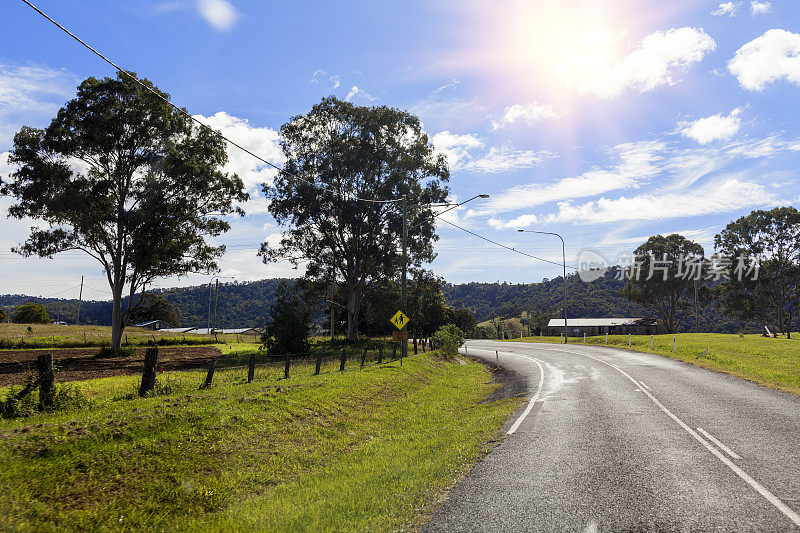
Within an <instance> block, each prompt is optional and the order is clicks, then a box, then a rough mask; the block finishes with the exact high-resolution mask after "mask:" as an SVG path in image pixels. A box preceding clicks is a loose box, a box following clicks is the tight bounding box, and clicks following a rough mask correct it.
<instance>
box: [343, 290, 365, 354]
mask: <svg viewBox="0 0 800 533" xmlns="http://www.w3.org/2000/svg"><path fill="white" fill-rule="evenodd" d="M362 293H363V290H362V289H361V288H360V287H358V285H353V286H352V287H351V289H350V294H348V295H347V340H349V341H357V340H358V315H359V313H360V312H361V297H362Z"/></svg>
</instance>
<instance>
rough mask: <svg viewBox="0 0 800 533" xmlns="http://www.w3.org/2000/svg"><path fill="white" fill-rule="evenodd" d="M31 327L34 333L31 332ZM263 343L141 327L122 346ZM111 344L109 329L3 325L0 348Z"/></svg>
mask: <svg viewBox="0 0 800 533" xmlns="http://www.w3.org/2000/svg"><path fill="white" fill-rule="evenodd" d="M28 327H30V328H31V331H28ZM247 341H251V342H260V339H259V338H258V337H257V336H252V335H251V336H247V335H217V336H216V338H215V337H213V336H209V335H199V334H196V333H171V332H167V331H150V330H147V329H142V328H132V327H128V328H125V332H124V337H123V343H124V344H126V345H129V346H146V345H149V344H154V343H155V344H160V345H179V344H186V345H191V344H210V343H215V342H222V343H228V342H247ZM109 344H111V327H110V326H76V325H72V326H62V325H58V324H7V323H6V324H0V349H3V350H10V349H26V350H27V349H32V348H91V347H100V346H107V345H109Z"/></svg>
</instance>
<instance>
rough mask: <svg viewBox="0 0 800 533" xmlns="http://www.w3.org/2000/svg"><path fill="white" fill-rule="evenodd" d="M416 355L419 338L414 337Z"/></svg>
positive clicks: (415, 353)
mask: <svg viewBox="0 0 800 533" xmlns="http://www.w3.org/2000/svg"><path fill="white" fill-rule="evenodd" d="M414 355H417V338H416V337H414Z"/></svg>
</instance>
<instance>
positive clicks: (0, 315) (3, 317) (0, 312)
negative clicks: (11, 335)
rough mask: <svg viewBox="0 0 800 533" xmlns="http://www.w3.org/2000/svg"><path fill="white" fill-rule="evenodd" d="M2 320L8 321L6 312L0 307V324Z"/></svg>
mask: <svg viewBox="0 0 800 533" xmlns="http://www.w3.org/2000/svg"><path fill="white" fill-rule="evenodd" d="M4 322H8V314H7V313H6V310H5V309H3V308H2V307H0V324H2V323H4Z"/></svg>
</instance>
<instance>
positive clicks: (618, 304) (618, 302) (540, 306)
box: [0, 275, 757, 333]
mask: <svg viewBox="0 0 800 533" xmlns="http://www.w3.org/2000/svg"><path fill="white" fill-rule="evenodd" d="M281 281H282V280H281V279H265V280H261V281H253V282H246V283H220V285H219V296H218V299H217V326H218V327H220V328H238V327H260V326H263V325H264V323H265V321H266V320H267V318H268V317H269V308H270V304H271V302H272V299H273V296H274V294H275V289H276V288H277V286H278V284H279V283H280V282H281ZM623 284H624V282H622V281H620V280H616V279H614V278H613V276H610V275H608V276H606V277H604V278H601V279H599V280H597V281H593V282H592V283H584V282H582V281H581V280H580V279H579V278H578V277H577V276H575V275H572V276H568V277H567V298H568V305H567V309H568V312H569V316H571V317H574V318H600V317H648V316H653V315H652V314H651V313H649V312H648V311H647V310H646V309H644V308H642V307H640V306H639V305H637V304H634V303H632V302H629V301H628V300H626V299H624V298H622V297H620V296H619V294H618V291H619V290H620V289H621V288H622V287H623ZM154 292H156V293H158V294H161V295H162V296H164V297H165V298H167V300H169V302H170V303H171V304H172V305H173V306H175V309H176V311H177V312H178V317H179V319H180V323H181V325H182V326H187V327H188V326H197V327H206V324H207V323H208V308H209V287H208V285H204V286H196V287H185V288H177V289H165V290H160V291H158V290H157V291H154ZM443 292H444V297H445V302H446V303H447V305H449V306H450V307H454V308H459V307H466V308H468V309H470V310H471V311H472V312H473V313H474V314H475V318H476V319H477V320H478V321H479V322H480V321H484V320H488V319H490V318H493V317H495V316H500V317H503V318H511V317H518V316H520V314H521V313H522V311H528V312H531V311H532V312H535V313H542V312H549V313H558V312H559V310H560V309H561V301H562V299H563V294H564V285H563V282H562V279H561V278H560V277H559V278H556V279H553V280H549V281H548V280H545V281H543V282H542V283H530V284H509V283H464V284H460V285H453V284H446V285H445V286H444V288H443ZM212 297H213V293H212ZM31 301H32V302H36V303H41V304H43V305H44V306H45V307H46V308H47V310H48V312H49V313H50V317H51V319H52V320H63V321H65V322H67V323H69V324H74V323H75V314H76V311H77V308H78V302H77V300H58V299H41V298H31V297H29V296H18V295H16V296H0V306H3V307H4V308H5V309H6V311H7V312H9V314H10V312H11V311H12V310H13V308H14V307H15V306H17V305H19V304H22V303H25V302H31ZM211 303H212V306H213V298H212V300H211ZM212 312H213V308H212ZM81 323H84V324H97V325H108V324H110V323H111V302H97V301H94V302H86V301H85V302H83V305H82V307H81ZM693 326H694V317H693V316H692V317H690V319H689V320H688V321H687V323H685V327H686V329H689V328H693ZM700 329H701V331H710V332H720V333H723V332H724V333H735V332H739V331H741V330H742V329H746V330H748V331H757V327H756V326H753V325H750V326H749V327H745V326H744V325H743V324H741V323H740V322H739V321H737V320H735V319H732V318H729V317H726V316H724V315H722V314H721V313H719V312H718V311H717V310H716V309H715V308H714V307H713V305H705V306H701V307H700Z"/></svg>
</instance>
